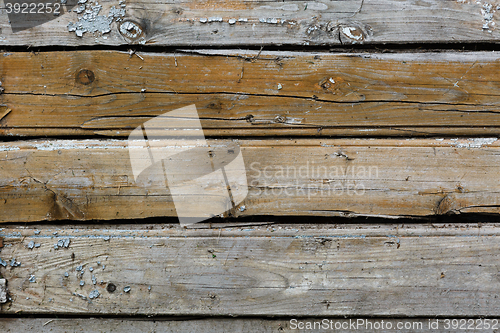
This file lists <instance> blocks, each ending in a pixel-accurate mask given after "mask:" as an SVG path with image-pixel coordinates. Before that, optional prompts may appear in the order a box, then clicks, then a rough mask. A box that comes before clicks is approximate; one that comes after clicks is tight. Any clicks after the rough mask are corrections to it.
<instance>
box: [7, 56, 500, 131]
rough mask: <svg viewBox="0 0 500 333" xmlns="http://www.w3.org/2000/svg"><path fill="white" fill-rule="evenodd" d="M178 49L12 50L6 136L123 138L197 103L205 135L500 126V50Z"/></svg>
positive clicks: (8, 57) (469, 129)
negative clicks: (133, 52)
mask: <svg viewBox="0 0 500 333" xmlns="http://www.w3.org/2000/svg"><path fill="white" fill-rule="evenodd" d="M179 52H180V51H179ZM179 52H176V53H170V54H168V53H167V54H163V53H162V54H158V53H141V54H140V55H138V56H140V57H141V58H142V59H141V58H139V57H138V56H137V55H130V54H129V53H127V52H116V51H82V52H47V53H5V54H4V56H3V57H0V68H1V70H2V84H3V86H4V87H5V92H4V93H3V94H2V95H0V103H1V104H4V105H6V108H8V109H10V110H12V111H11V112H10V113H9V114H8V115H6V116H5V117H4V118H3V119H0V135H29V136H37V135H49V136H50V135H96V134H99V135H109V136H127V135H128V134H129V133H130V131H131V130H132V129H134V128H135V127H137V126H139V125H141V124H142V123H143V122H145V121H147V120H149V119H151V118H153V117H155V116H157V115H160V114H163V113H165V112H168V111H172V110H175V109H177V108H180V107H184V106H186V105H190V104H196V106H197V109H198V112H199V115H200V117H201V124H202V126H203V128H204V132H205V135H208V136H214V135H215V136H220V135H223V136H227V135H232V136H247V135H248V136H267V135H273V136H282V135H283V136H284V135H318V136H321V135H356V136H367V135H370V136H373V135H404V136H408V135H439V134H443V135H492V134H493V135H497V134H498V132H499V128H500V117H499V115H500V108H499V100H500V99H499V94H498V77H499V76H500V69H499V66H498V61H499V60H500V58H499V57H500V55H498V54H497V53H492V52H471V53H452V52H448V53H430V54H429V53H403V54H365V53H357V54H328V53H309V52H295V53H294V52H262V53H259V52H257V51H255V52H254V51H248V52H245V51H241V52H238V51H216V50H211V51H209V50H207V51H202V50H199V51H190V52H192V53H179ZM280 88H281V89H280ZM4 111H5V110H4ZM1 112H2V110H0V113H1Z"/></svg>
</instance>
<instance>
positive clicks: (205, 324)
mask: <svg viewBox="0 0 500 333" xmlns="http://www.w3.org/2000/svg"><path fill="white" fill-rule="evenodd" d="M458 320H459V321H458V326H460V325H462V323H463V322H464V321H465V323H466V324H465V327H467V326H468V325H470V324H472V326H471V327H483V329H481V332H487V333H493V332H496V329H492V328H491V327H492V325H491V323H492V322H493V321H492V320H490V319H487V320H484V319H470V318H469V319H465V318H464V319H460V318H459V319H458ZM436 321H437V322H438V325H437V329H432V328H429V326H430V327H436V326H435V323H436ZM353 323H354V324H353ZM484 323H487V325H489V327H490V328H489V329H485V328H484V327H486V325H484ZM495 323H496V321H495ZM358 324H359V325H358ZM1 325H3V327H4V328H5V331H4V332H7V333H11V332H35V331H36V332H39V333H45V332H52V333H57V332H78V331H82V332H86V333H94V332H95V333H101V332H106V333H113V332H118V333H121V332H134V333H135V332H175V333H178V332H206V333H221V332H245V333H253V332H255V333H271V332H273V333H275V332H283V333H292V332H300V333H305V332H307V333H311V332H339V333H344V332H373V327H384V328H383V329H377V330H376V332H380V333H389V332H391V333H392V332H398V333H414V332H418V331H422V332H432V333H445V332H447V333H454V332H456V329H452V328H448V329H445V328H444V327H445V326H447V327H448V322H445V320H444V319H434V318H433V319H413V318H400V319H390V318H383V319H381V318H348V319H339V318H323V319H318V318H300V319H297V318H292V319H289V320H286V319H255V318H245V319H242V318H231V319H226V318H217V319H215V318H214V319H185V320H179V319H177V320H165V319H163V320H162V319H155V320H153V319H149V320H146V319H135V320H134V319H103V318H89V319H83V318H81V319H80V318H72V319H60V318H53V319H50V318H38V319H33V318H22V319H20V318H0V326H1ZM336 325H337V326H338V327H342V325H343V326H344V328H345V329H342V328H339V329H336V328H335V326H336ZM370 325H371V326H370ZM495 326H496V327H498V325H495ZM300 327H302V328H303V329H301V328H300ZM398 327H403V328H402V329H401V328H399V329H398ZM404 327H406V329H405V328H404Z"/></svg>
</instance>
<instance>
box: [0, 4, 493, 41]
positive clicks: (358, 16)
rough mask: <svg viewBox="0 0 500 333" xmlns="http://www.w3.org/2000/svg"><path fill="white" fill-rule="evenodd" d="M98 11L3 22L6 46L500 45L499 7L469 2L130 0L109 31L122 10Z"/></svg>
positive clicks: (4, 18) (105, 7)
mask: <svg viewBox="0 0 500 333" xmlns="http://www.w3.org/2000/svg"><path fill="white" fill-rule="evenodd" d="M99 4H101V5H102V6H103V8H102V9H101V11H100V13H99V15H100V16H102V17H103V18H104V19H103V20H99V21H100V23H101V24H96V22H95V21H92V20H91V19H89V18H85V17H84V16H87V17H88V16H89V15H88V14H87V13H86V12H85V11H84V12H83V13H80V14H78V13H76V12H75V11H73V12H70V13H68V14H64V15H60V16H54V19H53V20H52V21H50V22H47V23H45V24H43V25H39V26H37V27H34V28H31V29H28V30H23V31H20V32H17V33H15V34H13V33H12V30H11V27H10V25H9V18H8V16H7V15H6V14H3V15H2V16H1V17H0V29H1V30H2V37H1V39H0V43H1V44H2V45H33V46H39V45H123V44H146V45H156V46H161V45H207V44H210V45H219V46H220V45H249V44H254V45H270V44H272V45H276V44H291V45H325V44H326V45H332V44H352V43H408V42H445V43H448V42H450V41H451V42H472V43H475V42H478V41H483V42H488V41H492V42H497V41H498V38H499V37H500V34H499V30H498V29H497V27H496V25H495V24H496V23H497V22H496V15H494V13H495V12H496V10H497V5H498V1H497V0H495V1H490V2H488V3H486V2H485V1H463V0H448V1H442V0H429V1H424V2H422V1H411V2H406V1H405V2H401V1H395V0H338V1H334V0H332V1H328V0H326V1H313V2H310V1H295V0H285V1H282V0H279V1H278V0H274V1H263V0H256V1H243V0H236V1H235V0H220V1H216V2H212V1H211V2H207V1H204V2H200V1H198V0H185V1H171V0H168V1H165V0H164V1H155V2H151V1H147V0H129V1H127V2H126V4H125V5H124V8H123V9H125V12H126V13H125V15H124V17H123V16H122V15H121V14H118V13H116V10H114V14H118V15H112V16H114V17H115V19H114V21H115V22H113V23H111V24H109V23H108V24H105V25H104V26H103V25H102V23H103V22H106V21H108V15H110V13H111V7H112V6H115V7H117V8H120V9H122V7H121V2H119V1H118V0H113V1H106V2H102V3H101V2H99ZM92 5H96V1H89V2H87V4H86V6H87V9H88V10H90V12H91V13H95V14H97V13H96V10H95V8H92ZM84 6H85V5H84ZM484 6H486V8H485V7H484ZM84 9H85V8H84ZM84 9H83V10H84ZM81 11H82V10H80V12H81ZM389 17H390V19H388V18H389ZM119 19H121V21H119ZM27 20H29V17H28V19H27ZM77 22H80V23H82V24H83V25H85V26H86V29H85V28H84V29H78V28H76V29H73V30H76V31H68V30H70V29H69V27H68V25H69V26H70V27H71V25H72V24H74V23H77ZM109 22H111V20H109ZM70 23H71V24H70ZM85 30H92V31H94V30H95V32H85ZM108 31H109V33H108ZM78 35H80V36H81V37H80V36H78Z"/></svg>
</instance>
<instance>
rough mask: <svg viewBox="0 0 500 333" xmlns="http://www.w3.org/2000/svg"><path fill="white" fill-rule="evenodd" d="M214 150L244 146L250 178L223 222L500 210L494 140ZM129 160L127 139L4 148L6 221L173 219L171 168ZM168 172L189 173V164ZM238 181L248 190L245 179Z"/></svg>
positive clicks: (330, 142)
mask: <svg viewBox="0 0 500 333" xmlns="http://www.w3.org/2000/svg"><path fill="white" fill-rule="evenodd" d="M209 144H210V146H211V147H218V149H221V150H224V149H225V148H224V147H227V149H228V152H230V151H233V149H234V145H235V144H238V145H239V146H240V147H241V154H242V156H243V159H244V163H245V169H246V170H241V171H245V172H246V183H247V184H248V196H247V197H246V199H245V200H244V201H243V202H241V203H240V204H239V205H237V206H236V207H234V209H232V210H231V211H229V212H227V213H226V214H223V215H224V216H250V215H295V216H297V215H313V216H360V215H361V216H381V217H384V216H385V217H404V216H428V215H435V214H438V215H440V214H453V213H499V212H500V195H499V192H500V181H499V178H500V172H499V168H500V167H499V166H500V141H498V140H497V139H496V138H479V139H405V140H398V139H345V140H340V139H325V140H319V139H302V140H298V139H294V140H291V139H288V140H274V139H267V140H238V141H231V140H210V141H209ZM151 149H152V150H151V151H152V152H153V153H154V151H156V150H155V149H157V150H159V149H164V150H163V152H170V151H171V152H175V153H176V152H178V150H177V149H179V150H180V149H182V147H181V146H178V147H175V148H174V147H173V146H171V143H170V142H169V140H165V141H160V142H159V143H158V144H157V146H156V147H153V148H151ZM184 159H185V161H184V160H182V161H181V162H182V163H187V164H189V163H191V164H192V163H193V162H189V161H191V156H186V157H185V158H184ZM130 163H131V162H130V156H129V150H128V142H127V141H126V140H102V141H100V140H81V141H77V140H38V141H37V140H34V141H24V142H17V141H12V142H4V143H2V145H0V209H1V211H2V214H1V215H0V219H1V221H2V222H22V221H41V220H61V219H75V220H93V219H102V220H108V219H130V218H146V217H153V216H176V215H175V209H174V203H173V201H172V197H171V195H170V191H169V189H168V188H167V186H166V185H165V174H164V171H162V169H160V170H158V171H151V173H150V174H149V176H148V177H147V179H145V180H144V179H143V180H140V179H138V181H137V183H136V181H135V180H134V175H133V173H132V167H131V164H130ZM192 167H193V168H194V167H195V165H194V164H193V165H192ZM193 170H194V169H193ZM169 172H170V171H169ZM171 172H172V173H179V174H183V175H187V174H188V173H190V172H191V171H190V169H189V167H187V168H186V169H184V168H183V169H182V170H172V171H171ZM193 177H194V178H196V177H198V176H196V177H195V176H193ZM235 184H236V185H235V186H237V187H239V188H241V187H242V186H245V184H244V178H242V179H238V180H237V181H236V183H235ZM231 186H232V185H231ZM190 193H191V192H190ZM188 194H189V193H186V195H188ZM189 198H193V197H191V196H186V198H185V199H186V200H195V201H193V202H196V200H197V199H189ZM197 198H198V197H197ZM221 200H224V198H222V199H221Z"/></svg>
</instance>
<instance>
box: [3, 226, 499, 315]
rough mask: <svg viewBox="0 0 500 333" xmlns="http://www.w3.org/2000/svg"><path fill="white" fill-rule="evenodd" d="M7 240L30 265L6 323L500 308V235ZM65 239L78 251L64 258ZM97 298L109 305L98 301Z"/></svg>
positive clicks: (225, 234)
mask: <svg viewBox="0 0 500 333" xmlns="http://www.w3.org/2000/svg"><path fill="white" fill-rule="evenodd" d="M0 235H1V236H2V237H4V238H5V241H6V244H7V246H6V247H5V248H4V249H3V250H2V253H1V256H2V258H3V259H4V260H6V261H8V262H9V263H10V261H11V260H12V259H15V262H19V263H20V265H19V266H15V267H12V266H10V265H8V266H7V267H3V266H0V272H1V274H2V275H3V276H4V277H5V278H6V280H7V281H8V289H9V293H10V297H11V298H12V300H11V301H10V302H8V303H6V304H4V305H2V306H1V312H2V313H4V314H17V315H22V314H30V313H31V314H51V315H55V314H80V315H99V314H102V315H129V314H137V315H200V316H206V315H261V316H264V315H265V316H272V315H288V316H290V315H291V314H293V315H294V316H315V317H323V316H344V315H349V316H360V317H363V316H396V315H397V316H400V317H407V316H411V317H415V316H417V317H418V316H424V317H435V316H441V317H447V316H448V317H451V316H453V317H460V316H470V317H480V316H496V315H497V314H498V312H499V310H500V300H499V298H498V297H497V291H498V288H499V283H500V282H499V280H498V279H497V278H496V277H497V276H498V269H497V266H498V255H497V254H498V251H499V250H500V249H499V244H500V242H499V239H498V237H499V235H500V229H499V228H498V225H489V224H486V225H475V224H469V225H467V226H465V225H460V224H457V225H453V224H447V225H433V226H431V225H418V224H412V225H409V226H403V225H344V226H342V228H337V227H336V226H334V225H301V224H290V225H286V224H280V225H268V226H255V227H248V226H247V227H229V228H226V227H222V228H217V229H184V228H181V227H179V226H175V225H169V224H164V225H146V226H140V225H120V226H114V227H113V226H108V225H99V226H97V225H65V226H60V225H59V226H55V225H52V226H43V225H40V226H37V227H36V228H34V227H16V226H10V227H7V228H3V229H2V230H0ZM65 239H69V240H70V242H69V244H68V246H67V248H66V247H62V248H59V249H57V250H56V249H54V244H57V243H58V241H59V240H65ZM30 242H33V243H35V244H37V243H38V244H40V246H39V247H34V248H33V249H30V246H29V244H30ZM79 266H82V269H83V272H84V273H83V275H82V274H81V272H82V271H81V270H77V268H79ZM91 267H92V270H91ZM65 272H68V277H65ZM32 276H34V277H32ZM92 277H95V279H94V280H95V281H96V284H95V285H94V284H93V282H92ZM30 278H31V280H32V281H34V282H29V279H30ZM81 281H84V285H83V286H81V285H80V283H81ZM110 284H113V285H114V286H115V288H116V289H115V291H113V292H108V291H107V289H108V288H110V290H113V288H112V287H108V286H110ZM126 287H130V291H129V292H125V291H124V290H128V288H126ZM149 287H151V289H149ZM94 290H97V291H98V292H99V296H98V297H97V298H92V299H90V298H89V296H90V293H91V292H92V291H94ZM94 294H95V295H97V294H96V293H95V292H94Z"/></svg>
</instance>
